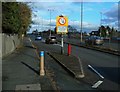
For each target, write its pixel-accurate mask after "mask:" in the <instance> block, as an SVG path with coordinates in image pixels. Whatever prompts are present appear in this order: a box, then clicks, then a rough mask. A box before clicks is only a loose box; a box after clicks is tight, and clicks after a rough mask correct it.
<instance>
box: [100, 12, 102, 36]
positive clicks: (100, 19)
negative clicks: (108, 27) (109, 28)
mask: <svg viewBox="0 0 120 92" xmlns="http://www.w3.org/2000/svg"><path fill="white" fill-rule="evenodd" d="M100 15H101V19H100V37H101V26H102V12H100Z"/></svg>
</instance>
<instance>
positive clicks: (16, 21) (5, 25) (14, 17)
mask: <svg viewBox="0 0 120 92" xmlns="http://www.w3.org/2000/svg"><path fill="white" fill-rule="evenodd" d="M20 26H21V23H20V18H19V5H18V3H16V2H2V32H3V33H18V31H19V29H20Z"/></svg>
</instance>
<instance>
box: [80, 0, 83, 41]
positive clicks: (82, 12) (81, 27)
mask: <svg viewBox="0 0 120 92" xmlns="http://www.w3.org/2000/svg"><path fill="white" fill-rule="evenodd" d="M82 22H83V0H81V30H80V40H81V42H82V26H83V24H82Z"/></svg>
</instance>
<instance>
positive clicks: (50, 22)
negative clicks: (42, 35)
mask: <svg viewBox="0 0 120 92" xmlns="http://www.w3.org/2000/svg"><path fill="white" fill-rule="evenodd" d="M48 11H50V36H51V13H52V11H53V10H52V9H48Z"/></svg>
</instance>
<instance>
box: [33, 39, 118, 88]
mask: <svg viewBox="0 0 120 92" xmlns="http://www.w3.org/2000/svg"><path fill="white" fill-rule="evenodd" d="M31 39H32V41H33V43H34V44H35V45H36V46H37V47H38V48H39V51H40V50H44V51H54V52H60V50H61V48H60V46H59V45H58V44H45V42H44V41H34V37H31ZM64 50H65V53H67V44H64ZM72 54H73V55H76V56H78V57H80V59H81V61H82V63H83V67H84V71H85V73H86V77H85V78H84V79H83V80H79V81H83V82H84V83H85V84H87V83H88V85H93V84H94V83H95V82H96V81H98V80H101V79H100V78H99V76H98V75H96V74H95V73H93V71H91V69H89V68H88V65H91V66H93V67H94V68H95V69H96V70H97V71H98V72H99V73H100V74H101V75H103V76H104V78H105V79H104V80H103V83H102V85H100V87H99V89H101V90H118V85H119V83H118V81H119V71H118V69H120V67H119V66H118V59H119V57H118V56H115V55H111V54H107V53H103V52H98V51H94V50H89V49H85V48H81V47H76V46H72ZM57 66H58V65H56V68H57ZM54 67H55V66H54ZM54 70H55V69H54ZM57 74H58V73H57ZM56 76H57V75H56ZM58 76H60V75H59V74H58ZM65 76H66V74H65ZM65 76H62V75H61V77H64V78H66V79H68V80H69V79H70V78H71V77H68V75H67V76H66V77H65ZM56 80H57V81H58V84H61V85H59V86H60V87H61V89H65V88H64V87H62V84H63V85H66V84H64V83H63V82H64V80H65V79H62V80H63V81H59V80H61V78H60V79H59V77H58V78H57V79H56ZM70 80H72V81H70V83H71V86H68V89H69V88H71V87H72V83H73V84H74V83H75V85H76V86H75V87H78V84H79V83H78V84H76V83H77V80H75V81H76V82H75V81H73V80H74V78H72V79H70ZM65 81H66V83H67V82H68V84H70V83H69V81H67V80H65ZM108 85H109V86H108ZM66 89H67V88H66ZM71 89H76V88H71Z"/></svg>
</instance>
